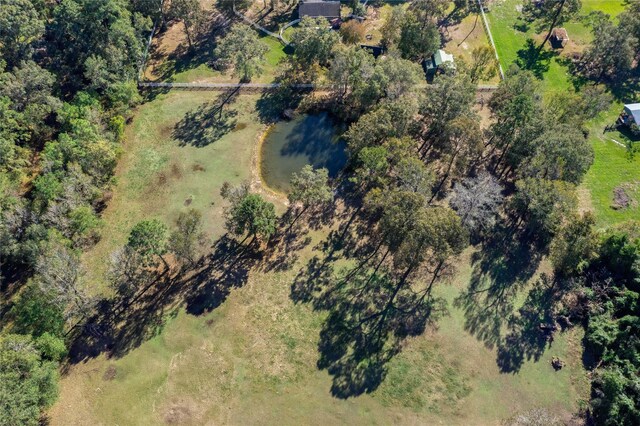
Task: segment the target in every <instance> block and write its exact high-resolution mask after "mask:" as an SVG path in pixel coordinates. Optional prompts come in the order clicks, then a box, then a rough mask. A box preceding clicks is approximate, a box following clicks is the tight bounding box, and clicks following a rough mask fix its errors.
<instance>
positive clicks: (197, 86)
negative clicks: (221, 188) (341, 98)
mask: <svg viewBox="0 0 640 426" xmlns="http://www.w3.org/2000/svg"><path fill="white" fill-rule="evenodd" d="M433 86H435V85H433V84H431V85H429V84H419V85H417V86H416V87H415V89H417V90H420V89H426V88H427V87H433ZM138 87H140V88H149V89H154V88H155V89H159V88H165V89H185V90H225V89H260V90H269V89H278V88H280V87H289V88H291V89H296V90H330V89H333V88H334V86H332V85H330V84H314V83H301V84H282V83H171V82H157V83H156V82H146V81H141V82H139V83H138ZM497 88H498V86H496V85H479V86H478V87H477V91H478V92H492V91H494V90H495V89H497Z"/></svg>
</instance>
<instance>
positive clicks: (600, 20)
mask: <svg viewBox="0 0 640 426" xmlns="http://www.w3.org/2000/svg"><path fill="white" fill-rule="evenodd" d="M591 32H592V34H593V40H592V42H591V45H590V46H589V48H588V49H587V50H586V52H585V53H584V55H583V57H582V65H583V67H584V68H585V73H586V74H587V75H588V76H590V77H594V78H596V79H597V80H598V81H600V80H602V78H604V77H615V76H616V75H619V74H624V73H625V72H627V71H629V70H630V69H631V66H632V64H633V60H634V58H635V52H634V46H633V45H634V40H633V39H632V36H631V34H630V33H628V32H626V31H625V29H624V27H623V26H621V25H615V24H614V23H613V22H611V20H610V17H609V15H605V14H602V13H600V14H598V15H596V17H595V18H594V19H593V23H592V30H591ZM635 42H636V43H637V42H638V41H635Z"/></svg>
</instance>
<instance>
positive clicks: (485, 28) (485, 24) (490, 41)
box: [478, 0, 504, 80]
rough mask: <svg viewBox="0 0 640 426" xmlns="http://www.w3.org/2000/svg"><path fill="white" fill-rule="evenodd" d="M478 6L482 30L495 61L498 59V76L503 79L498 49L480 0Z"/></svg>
mask: <svg viewBox="0 0 640 426" xmlns="http://www.w3.org/2000/svg"><path fill="white" fill-rule="evenodd" d="M478 7H479V8H480V15H482V22H483V23H484V30H485V31H486V32H487V37H489V43H491V47H492V48H493V53H495V55H496V61H498V71H499V72H500V78H501V79H502V80H504V71H503V70H502V65H500V58H499V57H498V49H497V48H496V44H495V43H494V42H493V35H492V34H491V28H490V27H489V21H488V20H487V15H486V14H485V13H484V5H483V4H482V0H478Z"/></svg>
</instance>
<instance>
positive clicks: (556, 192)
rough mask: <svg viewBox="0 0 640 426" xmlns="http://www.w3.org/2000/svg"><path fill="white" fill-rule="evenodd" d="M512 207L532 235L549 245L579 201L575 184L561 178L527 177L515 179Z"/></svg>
mask: <svg viewBox="0 0 640 426" xmlns="http://www.w3.org/2000/svg"><path fill="white" fill-rule="evenodd" d="M516 188H517V192H516V194H515V195H514V197H513V199H512V200H511V207H512V208H513V211H514V212H515V214H516V215H517V216H518V217H519V218H520V222H523V223H524V225H525V229H526V231H527V233H528V234H529V235H530V236H534V237H537V238H538V239H539V241H540V242H541V243H542V244H543V245H546V244H548V243H549V242H550V241H551V239H552V238H553V236H554V235H555V234H556V232H557V231H558V229H560V227H561V226H562V224H563V223H564V220H565V219H566V218H568V217H570V213H571V212H572V211H574V210H575V206H576V204H577V201H576V196H575V187H574V186H573V185H571V184H569V183H566V182H562V181H551V180H544V179H535V178H527V179H522V180H519V181H517V182H516Z"/></svg>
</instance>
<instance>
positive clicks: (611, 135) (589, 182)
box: [583, 104, 640, 227]
mask: <svg viewBox="0 0 640 426" xmlns="http://www.w3.org/2000/svg"><path fill="white" fill-rule="evenodd" d="M621 110H622V105H620V104H615V105H614V106H612V107H611V109H610V110H609V111H608V112H607V113H606V114H603V117H601V118H600V119H599V120H597V121H596V122H595V123H594V124H593V126H592V127H591V133H590V141H591V143H592V146H593V149H594V151H595V158H594V163H593V166H591V168H590V169H589V171H588V173H587V175H586V177H585V180H584V182H583V186H584V187H586V188H588V190H589V192H590V195H591V200H590V203H591V205H592V207H593V209H594V210H595V213H596V218H597V220H598V225H599V226H601V227H605V226H608V225H612V224H615V223H620V222H623V221H625V220H640V205H639V203H640V157H639V156H638V154H635V155H630V154H629V151H628V150H627V148H626V147H625V146H621V144H622V145H626V144H627V143H628V142H629V140H628V139H627V137H626V136H625V135H623V134H621V133H620V132H617V131H614V132H603V129H604V127H605V126H606V125H607V124H611V123H612V122H614V121H615V119H616V117H617V116H618V114H619V113H620V111H621ZM636 144H637V142H636ZM618 187H620V188H622V189H623V190H624V191H625V193H626V194H627V195H628V196H629V197H630V198H631V204H630V206H629V207H627V208H623V209H614V208H613V207H612V205H613V200H614V199H613V196H614V189H616V188H618Z"/></svg>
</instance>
